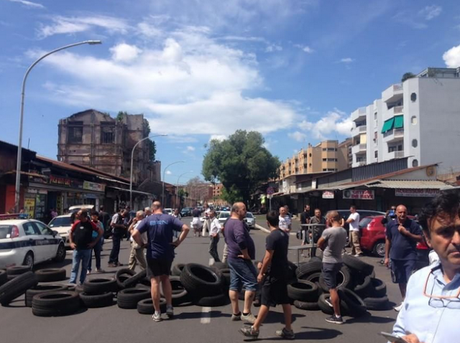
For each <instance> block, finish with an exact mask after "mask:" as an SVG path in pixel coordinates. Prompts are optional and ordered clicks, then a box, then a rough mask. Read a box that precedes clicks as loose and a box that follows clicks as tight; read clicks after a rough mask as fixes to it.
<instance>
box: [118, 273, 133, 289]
mask: <svg viewBox="0 0 460 343" xmlns="http://www.w3.org/2000/svg"><path fill="white" fill-rule="evenodd" d="M134 274H136V272H135V271H134V270H131V269H129V268H121V269H119V270H117V272H116V273H115V280H116V281H117V285H118V288H119V289H124V288H125V286H124V285H123V283H124V282H125V281H126V280H128V279H129V278H130V277H132V276H134Z"/></svg>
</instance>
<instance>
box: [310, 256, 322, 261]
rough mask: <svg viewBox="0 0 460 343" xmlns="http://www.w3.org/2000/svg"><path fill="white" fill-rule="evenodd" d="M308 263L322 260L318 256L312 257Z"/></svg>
mask: <svg viewBox="0 0 460 343" xmlns="http://www.w3.org/2000/svg"><path fill="white" fill-rule="evenodd" d="M309 262H321V263H322V262H323V260H322V258H321V257H319V256H313V257H312V258H310V261H309Z"/></svg>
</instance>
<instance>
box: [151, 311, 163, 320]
mask: <svg viewBox="0 0 460 343" xmlns="http://www.w3.org/2000/svg"><path fill="white" fill-rule="evenodd" d="M152 320H153V321H154V322H161V313H158V312H155V313H154V314H153V315H152Z"/></svg>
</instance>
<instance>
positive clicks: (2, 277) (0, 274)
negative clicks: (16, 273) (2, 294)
mask: <svg viewBox="0 0 460 343" xmlns="http://www.w3.org/2000/svg"><path fill="white" fill-rule="evenodd" d="M7 281H8V275H7V274H6V270H3V269H1V270H0V286H1V285H3V284H4V283H6V282H7Z"/></svg>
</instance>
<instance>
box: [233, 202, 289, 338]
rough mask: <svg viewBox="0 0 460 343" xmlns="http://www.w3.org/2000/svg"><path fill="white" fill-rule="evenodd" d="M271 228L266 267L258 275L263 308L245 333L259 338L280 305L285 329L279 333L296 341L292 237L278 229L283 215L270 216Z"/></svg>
mask: <svg viewBox="0 0 460 343" xmlns="http://www.w3.org/2000/svg"><path fill="white" fill-rule="evenodd" d="M266 218H267V225H268V227H269V228H270V234H269V235H268V236H267V238H266V239H265V249H266V251H265V256H264V258H263V260H262V267H261V268H260V271H259V274H258V276H257V282H258V283H259V284H261V285H262V286H261V300H260V303H261V306H260V310H259V314H258V315H257V319H256V320H255V322H254V325H252V326H244V327H242V328H241V329H240V331H241V333H242V334H243V335H244V336H246V337H250V338H253V339H255V338H258V337H259V328H260V326H261V325H262V323H263V322H264V320H265V318H266V317H267V315H268V313H269V311H270V307H271V306H276V305H278V304H280V305H281V306H282V308H283V312H284V323H285V327H284V328H283V329H282V330H278V331H276V335H277V336H279V337H281V338H287V339H294V338H295V334H294V331H293V330H292V326H291V323H292V309H291V304H290V299H289V297H288V293H287V282H286V280H287V275H286V271H287V270H288V268H289V265H288V258H287V255H288V245H289V236H288V234H287V233H286V232H284V231H283V230H280V229H279V227H278V224H279V216H278V213H276V211H270V212H268V213H267V216H266Z"/></svg>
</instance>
